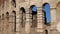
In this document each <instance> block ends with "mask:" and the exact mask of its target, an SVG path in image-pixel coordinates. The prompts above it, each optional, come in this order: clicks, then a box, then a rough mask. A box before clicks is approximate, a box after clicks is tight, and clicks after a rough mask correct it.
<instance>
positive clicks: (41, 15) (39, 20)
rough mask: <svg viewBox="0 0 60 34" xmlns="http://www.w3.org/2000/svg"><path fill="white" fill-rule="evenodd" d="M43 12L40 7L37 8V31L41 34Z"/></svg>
mask: <svg viewBox="0 0 60 34" xmlns="http://www.w3.org/2000/svg"><path fill="white" fill-rule="evenodd" d="M43 30H44V29H43V13H42V8H39V7H38V8H37V32H38V33H39V34H40V32H41V34H42V32H43Z"/></svg>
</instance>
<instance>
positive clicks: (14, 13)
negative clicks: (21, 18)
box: [12, 11, 16, 32]
mask: <svg viewBox="0 0 60 34" xmlns="http://www.w3.org/2000/svg"><path fill="white" fill-rule="evenodd" d="M12 22H13V31H14V32H16V11H12Z"/></svg>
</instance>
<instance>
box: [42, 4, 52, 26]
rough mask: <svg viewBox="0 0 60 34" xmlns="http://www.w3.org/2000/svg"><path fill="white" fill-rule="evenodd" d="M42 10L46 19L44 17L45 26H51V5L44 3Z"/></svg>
mask: <svg viewBox="0 0 60 34" xmlns="http://www.w3.org/2000/svg"><path fill="white" fill-rule="evenodd" d="M42 8H43V10H42V11H43V15H44V17H43V18H44V24H47V25H50V22H51V15H50V4H49V3H44V4H43V6H42ZM47 9H48V10H47ZM48 16H49V17H48Z"/></svg>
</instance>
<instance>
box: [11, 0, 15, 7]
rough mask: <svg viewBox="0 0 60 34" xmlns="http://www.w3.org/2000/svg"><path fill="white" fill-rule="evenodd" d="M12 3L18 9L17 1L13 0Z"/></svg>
mask: <svg viewBox="0 0 60 34" xmlns="http://www.w3.org/2000/svg"><path fill="white" fill-rule="evenodd" d="M11 3H12V5H13V6H14V7H15V8H16V0H12V1H11Z"/></svg>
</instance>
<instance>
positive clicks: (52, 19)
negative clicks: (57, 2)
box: [50, 8, 57, 29]
mask: <svg viewBox="0 0 60 34" xmlns="http://www.w3.org/2000/svg"><path fill="white" fill-rule="evenodd" d="M50 13H51V29H53V28H55V26H56V25H57V22H56V21H57V20H56V8H51V11H50Z"/></svg>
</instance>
